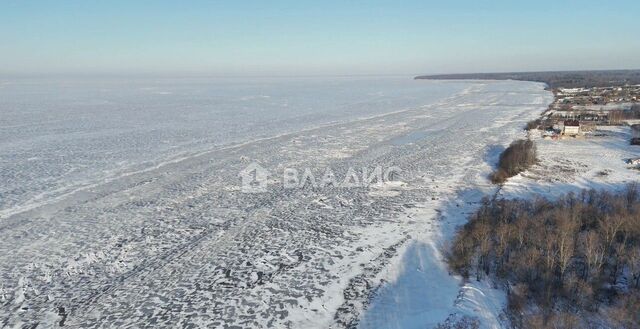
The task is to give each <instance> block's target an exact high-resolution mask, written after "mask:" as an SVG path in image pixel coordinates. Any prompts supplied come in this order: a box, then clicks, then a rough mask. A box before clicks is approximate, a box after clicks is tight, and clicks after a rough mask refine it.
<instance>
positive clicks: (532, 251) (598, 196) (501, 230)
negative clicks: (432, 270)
mask: <svg viewBox="0 0 640 329" xmlns="http://www.w3.org/2000/svg"><path fill="white" fill-rule="evenodd" d="M448 260H449V265H450V266H451V268H452V269H453V271H455V272H457V273H459V274H461V275H463V276H466V277H475V278H478V279H479V278H482V277H485V275H488V276H490V277H493V278H495V279H497V280H498V281H501V282H503V283H504V284H505V286H506V287H507V288H508V289H509V291H510V297H509V300H510V307H511V308H512V310H516V309H518V310H521V309H522V308H523V307H525V306H526V305H536V307H528V308H527V312H524V313H522V312H521V311H518V312H512V313H513V314H520V316H523V317H526V319H523V318H521V319H518V320H516V322H519V323H522V327H536V325H534V323H540V321H542V323H547V322H545V321H559V319H560V318H562V319H563V320H562V321H565V320H567V321H568V319H571V321H568V322H567V323H569V322H570V323H573V316H574V315H578V314H581V312H585V311H588V312H595V311H598V310H600V311H601V312H600V313H603V312H604V313H606V314H609V315H610V316H609V317H610V319H611V321H615V322H616V323H615V324H612V325H613V326H617V325H620V324H622V322H620V321H623V320H624V321H626V322H624V323H625V325H627V324H628V323H629V321H631V323H633V324H634V325H635V326H638V325H640V322H637V321H638V320H640V319H637V315H638V314H640V303H638V300H639V299H640V286H639V283H640V197H639V195H638V187H637V186H636V185H635V184H633V185H629V186H627V187H626V190H625V191H624V192H623V193H619V194H612V193H609V192H604V191H602V192H596V191H583V192H581V193H579V194H578V195H574V194H568V195H565V196H563V197H561V198H559V199H558V200H555V201H548V200H545V199H537V200H489V199H485V200H484V202H483V205H482V206H481V207H480V209H478V211H477V212H476V213H475V214H473V215H472V216H471V218H470V220H469V222H468V223H467V224H466V225H465V226H464V227H462V228H461V229H460V230H459V232H458V233H457V235H456V238H455V240H454V242H453V245H452V248H451V250H450V253H449V255H448ZM602 306H606V307H602ZM625 312H626V313H625ZM523 314H524V315H523ZM624 314H626V316H625V315H624ZM553 319H555V320H553ZM633 319H636V320H633ZM562 321H561V322H562ZM633 321H636V322H633ZM527 323H528V324H531V325H527Z"/></svg>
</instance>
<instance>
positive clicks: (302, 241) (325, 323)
mask: <svg viewBox="0 0 640 329" xmlns="http://www.w3.org/2000/svg"><path fill="white" fill-rule="evenodd" d="M552 97H553V96H552V95H551V93H549V92H546V91H544V90H543V85H542V84H538V83H529V82H514V81H499V82H488V81H474V82H460V81H457V82H437V81H426V80H424V81H413V80H411V79H408V78H381V79H374V78H358V79H355V78H349V79H333V80H328V79H312V78H309V79H295V80H291V79H275V80H260V79H256V80H252V81H251V82H250V83H249V82H246V81H242V80H232V81H229V80H214V81H209V80H206V81H199V80H196V81H194V80H187V81H137V82H128V83H127V84H123V83H120V82H118V81H102V82H99V83H98V82H95V81H89V82H82V83H79V82H68V83H67V82H65V83H59V82H41V81H40V82H33V81H20V82H4V83H1V84H0V113H1V114H2V115H1V116H0V181H2V184H1V185H0V237H1V238H0V280H1V281H0V323H2V325H3V326H6V327H9V328H11V327H21V326H22V325H34V324H36V323H39V324H40V326H39V327H50V326H53V325H57V324H60V323H63V324H64V325H65V326H74V327H105V328H106V327H108V328H126V327H131V328H134V327H135V328H139V327H149V328H156V327H186V328H189V327H194V328H196V327H201V326H204V325H208V326H210V327H224V326H228V327H231V326H236V327H289V328H302V327H307V328H327V327H334V328H335V327H346V326H355V325H359V326H360V327H364V328H393V327H398V328H412V327H415V328H424V327H429V325H433V324H436V323H439V322H442V321H444V320H445V319H446V318H447V317H448V316H449V314H451V313H453V312H460V313H462V314H474V315H476V316H479V317H480V318H481V319H483V323H484V324H485V326H492V325H493V324H494V323H496V321H497V319H496V316H497V314H496V313H497V312H498V311H499V309H500V308H501V307H502V306H501V305H497V304H499V303H500V298H501V297H500V294H499V293H498V292H496V291H493V290H492V289H491V288H490V287H486V286H482V285H481V284H476V285H465V286H461V285H460V284H461V283H460V281H459V279H458V278H455V277H452V276H449V275H448V273H447V270H446V267H445V266H444V264H443V263H442V261H441V258H440V255H439V251H438V250H439V248H440V247H441V244H442V243H443V241H445V240H446V238H447V237H449V236H450V235H451V233H452V232H453V230H454V229H455V226H456V225H458V224H460V223H461V222H462V221H463V216H459V215H458V214H463V213H465V212H469V211H472V209H473V208H474V207H475V203H476V202H477V201H478V200H479V198H480V197H481V196H482V195H483V194H484V193H491V192H492V191H493V189H494V188H493V187H492V186H490V185H489V184H488V182H487V179H486V175H487V174H488V173H489V172H490V170H491V166H492V164H493V163H495V160H496V157H497V155H498V154H499V152H500V151H501V150H502V149H503V148H504V147H505V146H506V145H508V144H509V143H510V142H511V141H512V140H513V139H515V138H517V137H521V136H524V135H523V131H522V126H523V124H524V123H525V122H526V121H528V120H530V119H532V118H535V117H537V116H538V115H539V113H540V112H542V111H543V110H544V109H545V108H546V106H547V104H549V103H550V102H551V101H552ZM254 162H255V163H258V164H260V165H261V166H262V167H264V168H266V169H268V170H269V171H270V172H271V173H274V176H277V175H279V174H280V173H282V171H283V170H284V168H287V167H294V168H311V169H312V170H317V171H318V172H320V173H321V172H322V170H324V168H327V167H330V168H331V169H332V170H333V171H334V172H335V173H336V174H337V176H342V175H344V173H345V172H347V170H348V168H350V167H352V168H363V167H368V168H372V167H374V166H382V167H391V166H396V167H398V168H400V169H401V170H402V173H401V175H400V177H399V180H400V182H394V183H393V184H386V185H384V186H381V187H375V188H374V187H372V188H337V187H336V188H334V187H326V188H317V189H314V188H311V187H309V186H307V187H305V188H301V189H286V188H284V187H283V186H282V185H281V184H279V183H278V182H276V181H274V182H272V184H271V185H270V186H269V188H268V190H267V191H266V192H265V193H257V194H248V193H243V192H242V190H241V189H240V180H239V177H238V174H239V173H240V172H241V171H242V170H243V169H244V168H245V167H246V166H247V165H249V164H250V163H254ZM523 179H524V178H523ZM493 294H495V296H493ZM496 303H497V304H496Z"/></svg>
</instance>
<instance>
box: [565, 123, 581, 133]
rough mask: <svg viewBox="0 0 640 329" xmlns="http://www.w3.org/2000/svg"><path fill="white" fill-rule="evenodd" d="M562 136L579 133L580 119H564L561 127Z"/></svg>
mask: <svg viewBox="0 0 640 329" xmlns="http://www.w3.org/2000/svg"><path fill="white" fill-rule="evenodd" d="M562 135H563V136H578V135H580V121H578V120H565V121H564V125H563V127H562Z"/></svg>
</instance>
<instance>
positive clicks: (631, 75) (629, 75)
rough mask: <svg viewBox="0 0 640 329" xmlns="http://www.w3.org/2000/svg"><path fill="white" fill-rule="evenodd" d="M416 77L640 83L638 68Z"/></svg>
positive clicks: (570, 83)
mask: <svg viewBox="0 0 640 329" xmlns="http://www.w3.org/2000/svg"><path fill="white" fill-rule="evenodd" d="M416 79H428V80H458V79H464V80H522V81H536V82H544V83H546V84H547V85H548V86H549V88H552V89H555V88H561V87H564V88H577V87H585V88H588V87H605V86H624V85H627V84H632V85H635V84H640V70H617V71H557V72H513V73H468V74H467V73H464V74H440V75H422V76H417V77H416Z"/></svg>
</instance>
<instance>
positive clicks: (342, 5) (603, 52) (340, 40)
mask: <svg viewBox="0 0 640 329" xmlns="http://www.w3.org/2000/svg"><path fill="white" fill-rule="evenodd" d="M639 17H640V1H637V0H633V1H632V0H627V1H602V0H599V1H591V0H586V1H558V0H555V1H548V0H536V1H527V2H526V3H523V2H518V3H516V1H491V2H489V1H484V2H483V1H471V0H469V1H456V0H450V1H418V0H416V1H347V0H342V1H340V0H336V1H333V0H325V1H266V0H264V1H242V0H239V1H234V0H229V1H136V0H128V1H121V0H110V1H106V0H105V1H65V0H57V1H54V0H50V1H45V0H42V1H35V0H0V73H9V74H94V73H115V74H149V73H151V74H178V75H193V74H196V75H334V74H346V75H348V74H410V75H413V74H422V73H448V72H488V71H529V70H559V69H564V70H570V69H609V68H640V37H639V36H638V31H640V21H639V20H638V18H639Z"/></svg>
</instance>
